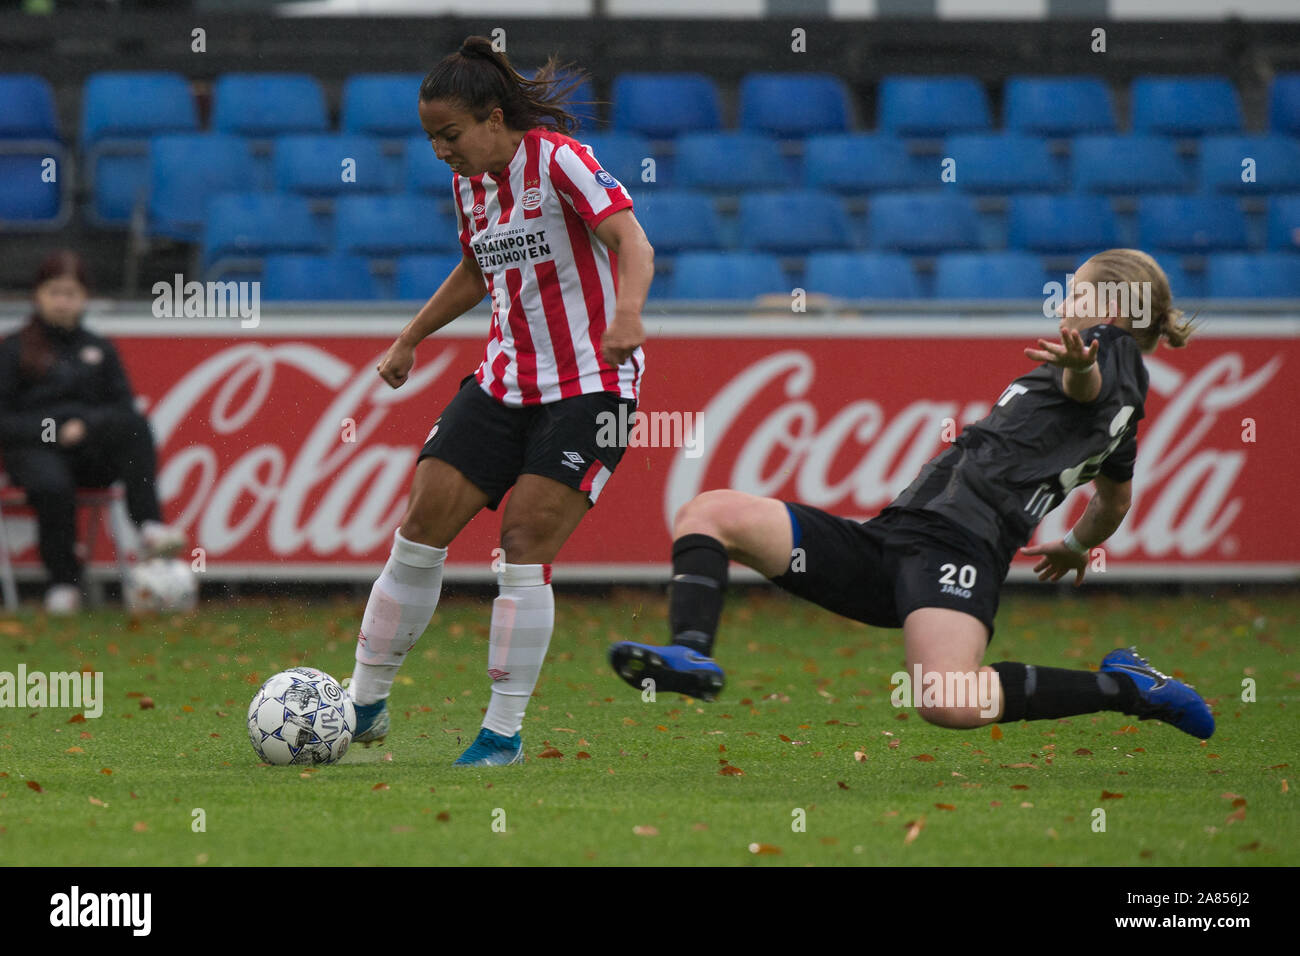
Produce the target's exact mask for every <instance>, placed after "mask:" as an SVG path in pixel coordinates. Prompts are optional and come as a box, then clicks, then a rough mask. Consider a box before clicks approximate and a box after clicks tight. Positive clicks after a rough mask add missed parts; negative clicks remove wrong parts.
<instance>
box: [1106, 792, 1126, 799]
mask: <svg viewBox="0 0 1300 956" xmlns="http://www.w3.org/2000/svg"><path fill="white" fill-rule="evenodd" d="M1123 796H1124V794H1122V793H1111V792H1110V791H1109V790H1102V792H1101V798H1102V799H1103V800H1119V799H1121V798H1122V797H1123Z"/></svg>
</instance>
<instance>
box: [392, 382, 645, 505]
mask: <svg viewBox="0 0 1300 956" xmlns="http://www.w3.org/2000/svg"><path fill="white" fill-rule="evenodd" d="M619 405H627V406H628V410H627V413H626V414H627V415H628V416H630V415H631V413H632V412H633V411H634V410H635V409H636V402H634V401H633V400H632V399H630V398H620V397H619V396H617V395H615V394H613V393H612V392H592V393H589V394H586V395H574V396H573V397H571V398H563V399H560V400H559V401H558V402H550V403H548V404H546V405H526V406H524V407H523V408H511V407H510V406H508V405H502V404H501V403H500V402H498V401H497V400H496V399H494V398H493V397H492V396H491V395H488V394H487V393H486V392H485V391H483V389H482V387H480V385H479V384H478V381H477V380H476V379H475V378H474V376H473V375H467V376H466V377H465V378H464V379H463V380H462V381H461V383H460V391H458V392H457V393H456V394H455V396H454V397H453V398H452V400H451V401H450V402H449V403H448V404H447V407H446V408H445V409H443V411H442V415H441V416H440V417H439V418H438V420H437V421H436V422H434V423H433V428H431V429H430V430H429V436H428V438H426V439H425V443H424V447H423V448H421V449H420V455H419V457H418V458H417V459H416V461H417V462H418V461H419V460H420V459H423V458H429V457H432V458H437V459H440V460H441V461H445V462H446V463H447V464H449V465H451V466H452V467H453V468H455V469H456V470H457V471H459V472H460V473H461V474H463V475H464V476H465V477H466V478H468V479H469V480H470V481H471V482H472V483H473V484H474V486H475V487H477V488H479V489H480V490H482V491H483V492H484V493H485V494H486V495H487V496H488V507H489V508H491V509H493V510H496V508H497V506H498V505H500V504H501V499H502V498H504V497H505V495H506V492H507V491H509V490H510V489H511V487H512V486H513V485H514V483H515V481H516V480H518V478H519V476H520V475H543V476H545V477H547V478H554V479H555V480H556V481H558V482H560V483H561V484H565V485H568V486H569V487H570V488H576V489H577V490H579V491H585V492H586V493H587V500H588V501H589V502H590V503H591V504H593V505H594V504H595V503H596V499H597V498H598V497H599V496H600V491H601V489H602V488H603V487H604V486H605V482H606V481H607V480H608V479H609V476H610V475H611V474H613V472H614V468H615V466H617V465H618V462H619V459H620V458H622V457H623V451H624V448H623V446H621V445H614V444H609V445H608V447H605V446H604V445H602V444H600V443H598V442H597V437H598V435H599V433H600V428H601V423H600V419H598V418H597V416H598V415H600V413H601V412H609V413H612V414H613V415H614V416H615V420H617V416H618V407H619Z"/></svg>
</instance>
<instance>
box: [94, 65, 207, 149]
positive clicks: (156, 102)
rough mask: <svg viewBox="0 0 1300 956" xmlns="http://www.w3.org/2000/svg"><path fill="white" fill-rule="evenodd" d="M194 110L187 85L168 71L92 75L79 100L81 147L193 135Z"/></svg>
mask: <svg viewBox="0 0 1300 956" xmlns="http://www.w3.org/2000/svg"><path fill="white" fill-rule="evenodd" d="M198 128H199V114H198V109H197V108H196V107H195V105H194V95H193V94H192V93H191V92H190V84H189V81H188V80H186V79H185V77H183V76H181V74H179V73H170V72H127V71H122V72H104V73H92V74H91V75H90V77H89V79H87V80H86V86H85V89H84V91H83V92H82V99H81V148H82V150H83V151H84V150H88V149H90V148H91V147H92V146H94V145H95V144H96V143H98V142H99V141H100V140H102V139H130V140H141V139H148V138H149V137H150V136H155V135H157V134H160V133H193V132H197V131H198Z"/></svg>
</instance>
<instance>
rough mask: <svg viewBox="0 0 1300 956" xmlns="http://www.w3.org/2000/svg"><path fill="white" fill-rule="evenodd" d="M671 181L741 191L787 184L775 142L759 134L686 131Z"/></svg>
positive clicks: (782, 163)
mask: <svg viewBox="0 0 1300 956" xmlns="http://www.w3.org/2000/svg"><path fill="white" fill-rule="evenodd" d="M675 163H676V166H675V171H674V174H673V176H674V182H675V183H676V185H678V186H680V187H682V188H694V189H712V190H714V191H717V192H740V191H742V190H746V189H771V188H775V187H778V186H785V185H787V180H788V176H787V173H786V165H785V160H784V158H783V157H782V156H781V149H780V146H779V145H778V144H777V141H776V140H775V139H773V138H771V137H769V136H760V135H759V134H758V133H744V132H734V133H687V134H686V135H685V136H681V137H679V138H678V140H677V154H676V160H675Z"/></svg>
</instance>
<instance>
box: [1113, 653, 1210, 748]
mask: <svg viewBox="0 0 1300 956" xmlns="http://www.w3.org/2000/svg"><path fill="white" fill-rule="evenodd" d="M1101 672H1102V673H1103V674H1127V675H1128V676H1129V677H1130V678H1131V679H1132V681H1133V683H1134V684H1135V685H1136V686H1137V692H1138V699H1139V700H1140V701H1141V703H1139V705H1138V709H1137V712H1136V713H1135V714H1134V715H1133V716H1135V717H1138V718H1140V719H1142V720H1152V719H1154V720H1163V721H1164V722H1165V723H1167V724H1173V725H1174V726H1175V727H1177V728H1178V729H1179V730H1181V731H1182V732H1183V733H1186V734H1191V735H1192V736H1193V737H1199V738H1201V739H1202V740H1208V739H1209V738H1210V737H1211V736H1212V735H1213V734H1214V715H1213V714H1211V713H1210V706H1209V704H1207V703H1206V702H1205V700H1204V699H1203V698H1202V697H1201V695H1200V694H1198V693H1196V691H1195V690H1193V689H1192V688H1191V687H1190V686H1189V685H1187V684H1184V683H1183V682H1182V681H1180V680H1176V679H1174V678H1173V677H1167V676H1165V675H1164V674H1162V673H1160V672H1159V671H1158V670H1156V669H1155V668H1154V667H1152V666H1151V665H1150V664H1148V663H1147V662H1146V661H1145V660H1144V659H1143V658H1141V657H1139V656H1138V654H1137V649H1136V648H1133V647H1128V648H1119V649H1117V650H1113V651H1111V652H1110V653H1109V654H1107V655H1106V657H1105V658H1104V659H1103V660H1102V662H1101Z"/></svg>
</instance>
